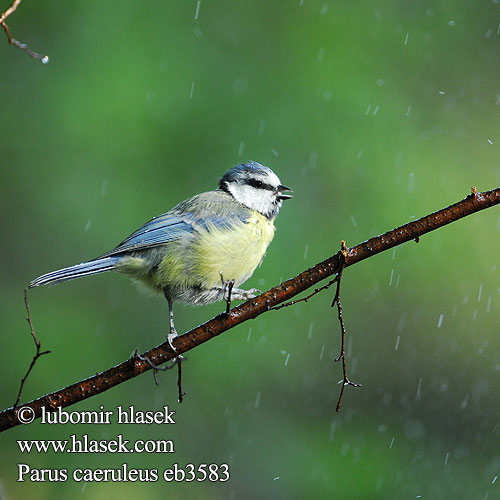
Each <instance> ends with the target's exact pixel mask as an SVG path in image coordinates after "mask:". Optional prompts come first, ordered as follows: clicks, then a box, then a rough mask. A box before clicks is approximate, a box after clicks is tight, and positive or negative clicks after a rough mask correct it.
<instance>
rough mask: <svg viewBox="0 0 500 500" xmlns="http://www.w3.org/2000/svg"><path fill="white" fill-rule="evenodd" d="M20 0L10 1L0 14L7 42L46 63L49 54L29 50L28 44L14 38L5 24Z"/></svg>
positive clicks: (0, 21) (0, 23) (0, 22)
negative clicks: (10, 3) (8, 5)
mask: <svg viewBox="0 0 500 500" xmlns="http://www.w3.org/2000/svg"><path fill="white" fill-rule="evenodd" d="M21 1H22V0H14V1H13V2H12V5H11V6H10V7H9V8H8V9H7V10H6V11H5V12H3V13H2V14H1V15H0V25H2V27H3V29H4V30H5V34H6V35H7V38H8V40H9V43H10V44H11V45H14V46H15V47H17V48H19V49H21V50H23V51H24V52H26V54H28V55H29V56H30V57H32V58H33V59H38V60H40V61H42V63H43V64H47V63H48V62H49V56H46V55H44V54H39V53H38V52H35V51H33V50H31V49H30V48H29V47H28V45H26V44H25V43H22V42H20V41H19V40H16V39H15V38H14V37H13V36H12V35H11V33H10V30H9V27H8V26H7V23H6V22H5V20H6V19H7V18H8V17H9V16H10V15H11V14H12V13H13V12H15V10H16V9H17V7H18V6H19V4H20V3H21Z"/></svg>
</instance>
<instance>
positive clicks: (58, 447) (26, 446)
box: [16, 406, 229, 483]
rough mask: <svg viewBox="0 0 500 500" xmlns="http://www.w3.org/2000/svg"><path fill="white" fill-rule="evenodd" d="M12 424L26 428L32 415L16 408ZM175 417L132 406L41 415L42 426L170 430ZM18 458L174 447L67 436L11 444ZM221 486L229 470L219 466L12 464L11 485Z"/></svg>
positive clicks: (153, 441) (155, 441)
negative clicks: (157, 427) (127, 483)
mask: <svg viewBox="0 0 500 500" xmlns="http://www.w3.org/2000/svg"><path fill="white" fill-rule="evenodd" d="M16 413H17V418H18V420H19V422H21V423H22V424H30V423H31V422H33V421H34V420H35V412H34V410H33V409H32V408H31V407H29V406H24V407H21V408H18V409H17V411H16ZM174 414H175V412H174V411H172V410H169V408H168V406H164V407H163V409H162V410H159V411H140V410H136V409H135V408H134V406H129V407H122V406H118V407H117V408H116V409H115V410H106V411H105V410H104V407H103V406H100V409H99V410H96V411H72V412H66V411H64V410H63V409H62V408H57V410H55V411H47V410H46V409H45V408H42V414H41V423H42V424H62V425H64V424H73V425H75V424H91V425H103V424H104V425H106V424H113V423H116V424H138V425H141V424H146V425H151V424H156V425H169V424H175V423H176V422H175V420H174ZM17 445H18V447H19V451H20V452H21V453H22V454H30V453H55V454H65V453H79V454H86V453H113V454H114V453H123V454H135V455H137V454H140V453H158V454H170V453H175V448H174V442H173V441H172V440H171V439H147V440H144V439H137V440H135V441H129V440H128V439H125V438H124V436H123V434H118V435H117V436H115V437H113V438H111V439H90V438H89V436H88V435H87V434H82V435H77V434H70V435H69V436H68V438H67V439H47V440H43V439H33V440H23V439H19V440H17ZM68 480H72V481H76V482H84V483H87V482H125V481H130V482H135V481H140V482H155V481H159V480H162V481H165V482H169V483H170V482H194V481H197V482H202V481H210V482H225V481H228V480H229V466H228V464H225V463H221V464H217V463H202V464H192V463H187V464H183V465H181V464H179V463H172V464H169V466H168V467H164V468H152V469H149V468H144V469H142V468H135V467H130V466H129V465H128V463H126V462H124V463H122V464H121V465H120V466H119V467H117V468H108V469H104V468H102V469H101V468H85V467H79V468H75V469H71V470H70V469H67V468H50V469H49V468H34V467H31V466H30V465H29V464H27V463H18V464H17V481H18V482H24V481H31V482H47V481H49V482H65V481H68Z"/></svg>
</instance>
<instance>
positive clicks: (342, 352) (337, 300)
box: [331, 241, 361, 412]
mask: <svg viewBox="0 0 500 500" xmlns="http://www.w3.org/2000/svg"><path fill="white" fill-rule="evenodd" d="M340 254H341V255H342V262H341V264H340V270H339V272H338V273H337V290H336V291H335V297H334V299H333V301H332V304H331V306H332V307H335V305H336V306H337V311H338V318H339V322H340V331H341V343H340V354H339V355H338V357H337V358H335V361H336V362H337V361H340V360H342V375H343V378H342V387H341V389H340V394H339V399H338V401H337V408H336V411H337V412H339V411H340V405H341V404H342V397H343V396H344V389H345V387H346V385H352V386H353V387H361V384H355V383H354V382H351V381H350V380H349V378H348V377H347V367H346V361H345V336H346V330H345V324H344V317H343V316H342V304H341V303H340V283H341V281H342V272H343V271H344V267H345V258H346V256H347V247H346V244H345V241H342V249H341V250H340Z"/></svg>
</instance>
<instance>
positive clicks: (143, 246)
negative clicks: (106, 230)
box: [29, 162, 292, 347]
mask: <svg viewBox="0 0 500 500" xmlns="http://www.w3.org/2000/svg"><path fill="white" fill-rule="evenodd" d="M290 191H291V189H289V188H287V187H286V186H284V185H283V184H281V182H280V180H279V178H278V176H277V175H276V174H275V173H274V172H273V171H272V170H271V169H270V168H268V167H265V166H263V165H261V164H260V163H256V162H248V163H244V164H241V165H237V166H236V167H233V168H232V169H230V170H229V171H228V172H226V173H225V174H224V176H223V177H222V179H221V180H220V182H219V187H218V189H216V190H214V191H208V192H206V193H201V194H198V195H196V196H193V197H192V198H189V199H187V200H185V201H183V202H181V203H179V204H178V205H176V206H175V207H174V208H172V210H170V211H169V212H167V213H165V214H163V215H160V216H158V217H155V218H154V219H151V220H150V221H149V222H147V223H146V224H144V226H142V227H141V228H140V229H138V230H137V231H135V232H134V233H133V234H131V235H130V236H129V237H128V238H127V239H125V240H124V241H122V242H121V243H120V244H119V245H118V246H117V247H116V248H115V249H114V250H111V251H110V252H106V253H105V254H103V255H102V256H101V257H99V258H97V259H94V260H90V261H88V262H84V263H82V264H77V265H76V266H71V267H66V268H64V269H60V270H58V271H53V272H51V273H48V274H44V275H43V276H40V277H39V278H36V279H35V280H33V281H32V282H31V283H30V285H29V287H30V288H33V287H36V286H41V285H48V284H51V283H52V284H53V283H60V282H62V281H67V280H71V279H73V278H79V277H80V276H89V275H91V274H98V273H102V272H104V271H111V270H115V271H119V272H121V273H124V274H126V275H128V276H131V277H132V278H134V279H135V280H138V281H139V282H141V283H142V284H145V285H146V286H147V287H148V288H150V289H153V290H155V291H157V292H160V293H163V294H164V295H165V297H166V299H167V301H168V308H169V314H170V334H169V335H168V337H167V338H168V340H169V343H170V345H172V339H173V338H175V337H176V336H177V332H176V330H175V326H174V314H173V309H172V304H173V302H174V301H181V302H185V303H188V304H194V305H199V304H209V303H211V302H215V301H217V300H221V299H223V298H225V293H226V291H227V286H226V283H227V282H226V283H225V280H227V281H232V280H234V288H233V289H232V291H231V297H232V298H234V299H237V300H247V299H250V298H253V297H254V293H255V292H257V290H255V289H251V290H242V289H240V288H238V287H239V286H240V285H241V284H242V283H243V282H245V281H246V280H247V279H248V278H250V276H251V275H252V274H253V272H254V270H255V268H256V267H257V266H258V265H259V264H260V263H261V262H262V259H263V258H264V255H265V253H266V249H267V247H268V245H269V243H271V240H272V239H273V236H274V230H275V227H274V219H275V217H276V215H277V214H278V211H279V209H280V208H281V205H282V203H283V200H287V199H289V198H291V197H292V196H291V195H290V194H285V193H284V192H290ZM222 277H223V279H222ZM172 347H173V346H172Z"/></svg>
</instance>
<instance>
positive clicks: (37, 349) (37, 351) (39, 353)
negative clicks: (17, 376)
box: [12, 288, 50, 410]
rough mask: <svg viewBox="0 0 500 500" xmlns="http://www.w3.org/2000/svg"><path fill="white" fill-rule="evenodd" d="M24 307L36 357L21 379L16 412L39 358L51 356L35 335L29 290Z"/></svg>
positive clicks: (25, 293) (14, 407) (26, 290)
mask: <svg viewBox="0 0 500 500" xmlns="http://www.w3.org/2000/svg"><path fill="white" fill-rule="evenodd" d="M24 305H25V306H26V313H27V316H26V321H27V322H28V325H29V326H30V332H31V337H32V338H33V342H34V343H35V355H34V356H33V359H32V360H31V363H30V365H29V367H28V370H27V372H26V375H25V376H24V377H23V378H22V379H21V384H20V385H19V392H18V393H17V398H16V402H15V403H14V406H13V407H12V408H13V409H14V410H15V409H16V408H17V405H18V403H19V401H20V400H21V394H22V392H23V387H24V383H25V382H26V379H27V378H28V376H29V374H30V373H31V370H32V369H33V367H34V366H35V363H36V362H37V361H38V358H39V357H41V356H43V355H44V354H49V353H50V351H41V348H42V344H41V342H40V341H39V340H38V338H37V336H36V334H35V328H34V326H33V321H32V320H31V311H30V305H29V303H28V289H27V288H25V289H24Z"/></svg>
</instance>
